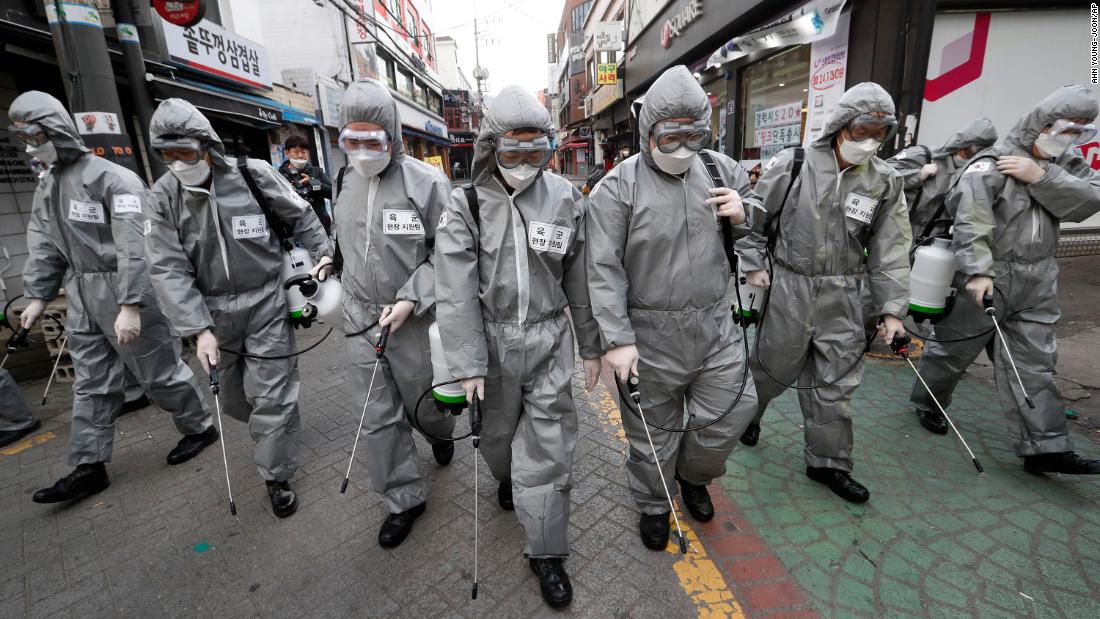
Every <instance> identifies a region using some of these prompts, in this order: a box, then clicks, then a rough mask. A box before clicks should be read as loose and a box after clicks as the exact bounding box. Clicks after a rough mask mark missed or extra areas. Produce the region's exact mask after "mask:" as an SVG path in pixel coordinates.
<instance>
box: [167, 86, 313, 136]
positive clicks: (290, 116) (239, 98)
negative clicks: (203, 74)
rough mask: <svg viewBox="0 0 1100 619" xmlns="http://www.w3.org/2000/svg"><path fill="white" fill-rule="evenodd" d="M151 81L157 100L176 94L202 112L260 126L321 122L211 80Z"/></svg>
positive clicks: (277, 103)
mask: <svg viewBox="0 0 1100 619" xmlns="http://www.w3.org/2000/svg"><path fill="white" fill-rule="evenodd" d="M150 85H151V86H152V89H153V95H154V96H155V97H156V98H157V100H164V99H168V98H171V97H179V98H181V99H186V100H188V101H190V102H191V103H192V104H193V105H194V106H195V107H197V108H199V109H200V110H202V111H203V112H210V113H212V114H216V115H218V116H222V117H225V118H227V119H229V120H232V121H235V122H239V123H243V124H246V125H250V126H253V127H257V128H260V129H273V128H275V127H278V126H281V125H283V124H285V123H296V124H300V125H317V126H320V124H321V123H320V121H318V120H317V119H316V118H314V117H313V116H310V115H309V114H305V113H303V112H300V111H298V110H296V109H294V108H292V107H290V106H288V105H286V104H284V103H280V102H278V101H275V100H274V99H268V98H267V97H261V96H258V95H250V94H247V93H243V92H238V91H235V90H230V89H229V88H222V87H221V86H214V85H213V84H206V83H203V82H199V81H195V80H189V79H184V78H176V79H174V80H169V79H164V78H161V77H156V76H151V77H150Z"/></svg>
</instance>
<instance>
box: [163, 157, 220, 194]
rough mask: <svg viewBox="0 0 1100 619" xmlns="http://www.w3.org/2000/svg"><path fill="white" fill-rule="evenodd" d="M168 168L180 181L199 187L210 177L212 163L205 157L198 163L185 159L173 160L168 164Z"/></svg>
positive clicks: (189, 185)
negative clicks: (188, 161)
mask: <svg viewBox="0 0 1100 619" xmlns="http://www.w3.org/2000/svg"><path fill="white" fill-rule="evenodd" d="M168 169H169V170H170V171H171V172H172V174H174V175H175V176H176V178H177V179H179V182H180V183H182V184H184V185H186V186H188V187H198V186H199V185H201V184H203V183H204V182H206V179H207V178H210V164H209V163H207V162H206V160H205V159H202V160H199V161H198V162H196V163H187V162H185V161H173V162H172V163H169V164H168Z"/></svg>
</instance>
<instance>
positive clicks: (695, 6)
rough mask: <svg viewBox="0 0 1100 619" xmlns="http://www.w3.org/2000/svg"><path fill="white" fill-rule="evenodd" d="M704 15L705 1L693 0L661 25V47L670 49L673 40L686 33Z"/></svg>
mask: <svg viewBox="0 0 1100 619" xmlns="http://www.w3.org/2000/svg"><path fill="white" fill-rule="evenodd" d="M702 15H703V0H691V1H690V2H688V3H687V4H686V5H684V8H682V9H680V11H679V12H677V13H675V14H673V16H672V17H670V18H668V19H666V20H665V23H664V24H662V25H661V47H664V48H666V49H667V48H668V46H669V45H672V40H673V39H675V38H676V37H678V36H681V35H682V34H683V33H684V30H686V29H687V27H688V26H690V25H691V24H692V23H693V22H695V20H696V19H699V17H701V16H702Z"/></svg>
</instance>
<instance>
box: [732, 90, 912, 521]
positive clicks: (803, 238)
mask: <svg viewBox="0 0 1100 619" xmlns="http://www.w3.org/2000/svg"><path fill="white" fill-rule="evenodd" d="M896 126H897V121H896V119H895V118H894V104H893V102H892V101H891V100H890V95H888V94H887V93H886V91H885V90H883V89H882V87H881V86H879V85H878V84H874V83H871V82H864V83H862V84H857V85H855V86H853V87H852V88H850V89H848V91H847V92H845V93H844V94H843V95H842V96H841V98H840V101H839V102H838V103H837V107H836V109H835V110H834V111H833V113H832V114H831V115H830V116H829V119H828V120H827V121H826V123H825V129H824V132H823V133H822V134H821V136H820V137H818V138H817V139H816V140H814V142H813V143H812V144H811V145H810V148H808V149H806V150H805V154H804V157H805V162H804V163H803V164H802V166H801V171H800V173H798V174H797V178H792V177H793V176H795V174H793V171H794V170H796V169H797V165H796V163H795V162H796V157H797V155H798V154H799V153H800V152H802V151H800V150H796V149H787V150H784V151H783V152H781V153H779V154H778V155H776V157H775V158H773V159H772V160H771V161H770V162H768V166H767V169H766V170H765V171H764V175H763V176H762V177H761V178H760V182H759V183H757V185H756V192H757V193H758V194H760V196H761V198H763V200H764V207H765V208H766V210H767V211H768V217H767V221H765V222H760V223H762V224H763V225H760V226H757V225H755V224H754V226H753V233H752V235H751V236H749V237H745V238H742V239H741V240H739V241H738V242H737V247H738V253H739V254H740V255H741V259H742V260H744V261H745V273H746V277H747V278H748V280H749V282H750V283H753V284H755V285H757V286H761V287H764V288H767V287H769V286H770V290H769V291H768V295H767V300H766V305H765V306H764V308H763V309H764V315H763V317H762V318H761V323H760V325H759V327H758V331H757V333H758V335H757V342H756V347H755V352H754V354H753V356H752V375H753V378H754V379H756V392H757V395H758V397H759V400H760V406H759V412H758V413H757V418H756V420H755V421H754V423H753V424H751V425H750V426H749V428H748V429H747V430H746V431H745V435H744V436H742V442H744V443H747V444H755V443H756V440H757V437H758V436H759V433H760V426H759V422H760V418H761V417H763V415H764V411H765V410H766V409H767V407H768V404H769V403H770V402H771V401H772V400H773V399H775V398H776V396H778V395H779V394H780V393H782V392H783V391H784V390H786V389H787V388H788V387H790V386H794V385H795V383H796V382H797V383H799V385H798V386H800V387H802V390H800V391H799V392H798V400H799V404H801V407H802V415H803V417H805V420H806V421H805V435H806V448H805V457H806V475H807V476H808V477H810V479H812V480H814V481H817V482H819V483H822V484H825V485H826V486H828V487H829V488H830V489H831V490H832V491H833V492H835V493H836V494H837V495H838V496H840V497H842V498H844V499H846V500H848V501H852V502H857V503H862V502H864V501H866V500H867V499H868V498H870V493H869V492H868V491H867V489H866V488H865V487H863V485H862V484H860V483H859V482H857V481H855V480H854V479H852V477H851V475H850V472H851V470H852V443H853V436H852V419H851V417H850V414H849V408H850V406H851V400H852V394H853V393H854V392H855V390H856V388H857V387H858V386H859V384H860V381H861V379H862V376H863V366H862V361H860V360H859V358H860V354H861V352H862V351H863V349H864V346H865V341H866V340H865V335H864V331H863V316H862V314H863V312H862V310H861V307H860V301H859V294H860V287H861V286H867V287H869V288H870V294H871V300H872V303H873V308H872V309H873V312H874V316H876V317H877V318H878V320H877V322H878V323H881V324H883V328H882V333H883V337H884V339H885V340H886V341H887V342H890V341H891V340H892V339H893V337H894V335H895V334H904V332H905V330H904V328H903V327H902V325H901V317H902V316H904V315H905V309H906V307H907V305H908V301H909V248H910V246H911V245H912V235H911V232H910V227H909V217H908V212H907V211H906V208H905V194H904V192H903V187H902V181H901V178H899V177H898V175H897V173H896V172H895V171H894V170H893V168H891V167H890V166H889V165H887V164H886V162H885V161H882V160H881V159H878V158H877V157H875V153H876V152H877V151H878V149H879V147H880V146H881V145H882V143H883V142H884V141H886V140H887V139H888V138H889V137H890V135H892V133H893V131H894V130H895V128H896ZM788 196H789V197H788ZM765 254H768V257H769V258H770V267H771V273H770V275H769V273H768V271H766V270H765V268H766V267H767V266H769V265H768V264H767V262H766V261H765ZM807 387H813V388H809V389H808V388H807Z"/></svg>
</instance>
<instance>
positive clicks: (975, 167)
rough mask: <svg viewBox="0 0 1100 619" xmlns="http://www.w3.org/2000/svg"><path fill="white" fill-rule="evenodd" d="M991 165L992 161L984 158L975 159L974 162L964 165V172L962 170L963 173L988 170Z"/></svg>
mask: <svg viewBox="0 0 1100 619" xmlns="http://www.w3.org/2000/svg"><path fill="white" fill-rule="evenodd" d="M992 165H993V164H992V162H990V161H986V160H983V161H975V162H974V163H972V164H970V165H968V166H966V172H963V174H970V173H971V172H988V171H989V168H990V166H992Z"/></svg>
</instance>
